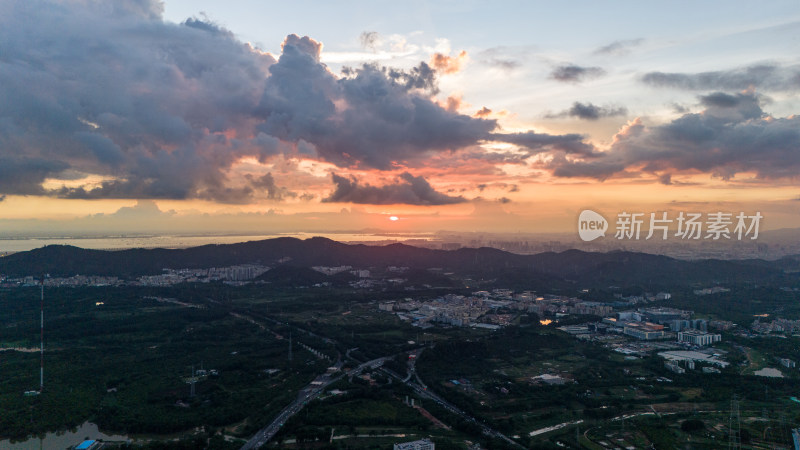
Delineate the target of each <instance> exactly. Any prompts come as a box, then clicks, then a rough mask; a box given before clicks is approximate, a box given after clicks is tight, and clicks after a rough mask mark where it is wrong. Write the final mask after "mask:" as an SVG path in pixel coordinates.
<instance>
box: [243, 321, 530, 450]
mask: <svg viewBox="0 0 800 450" xmlns="http://www.w3.org/2000/svg"><path fill="white" fill-rule="evenodd" d="M262 318H263V319H265V320H268V321H270V322H273V323H275V324H281V325H285V326H289V324H288V323H281V322H278V321H276V320H274V319H271V318H268V317H262ZM295 328H296V327H295ZM301 331H302V332H304V333H306V334H308V335H310V336H314V337H317V338H320V339H324V340H325V341H326V342H330V343H335V341H333V340H331V339H329V338H326V337H323V336H319V335H317V334H314V333H312V332H310V331H308V330H301ZM424 349H425V347H422V348H420V349H417V350H414V351H413V352H412V353H413V354H414V355H415V357H414V359H413V361H411V362H410V364H409V367H408V373H407V375H406V376H405V377H404V376H401V375H399V374H397V373H395V372H394V371H392V370H389V369H387V368H386V367H381V366H382V365H383V363H384V362H386V361H387V360H389V359H392V358H394V357H395V356H397V355H390V356H384V357H381V358H375V359H373V360H370V361H367V362H365V363H361V364H359V365H358V366H357V367H356V368H354V369H352V370H350V371H348V372H347V373H342V374H340V375H338V376H336V377H333V376H332V375H330V374H327V373H326V374H323V375H320V376H318V377H317V378H316V379H314V381H312V382H311V384H309V385H308V386H307V387H306V388H304V389H303V390H301V391H300V393H299V394H298V396H297V399H296V400H295V401H294V402H292V403H291V404H290V405H289V406H287V407H285V408H284V409H283V410H282V411H281V412H280V414H278V415H277V417H275V419H274V420H273V421H272V423H270V424H269V425H267V426H266V427H264V428H262V429H261V430H259V431H258V433H256V434H255V436H253V437H252V438H251V439H250V440H249V441H247V443H246V444H245V445H244V446H242V448H241V450H250V449H256V448H259V447H261V446H263V445H264V444H266V443H267V442H269V441H270V440H271V439H272V438H273V437H274V436H275V434H276V433H277V432H278V430H279V429H280V428H281V426H283V424H284V423H286V421H287V420H289V418H291V417H292V416H293V415H295V414H297V413H298V412H299V411H300V410H301V409H303V406H305V405H306V404H307V403H308V402H310V401H312V400H314V399H316V398H317V397H319V395H320V394H321V393H322V392H324V391H325V388H327V387H328V386H329V385H330V384H332V383H334V382H336V381H338V380H340V379H341V378H342V377H344V376H348V377H353V376H355V375H358V374H360V373H361V372H362V371H364V370H365V369H367V368H370V369H377V368H379V367H381V370H382V371H384V372H385V373H386V374H388V375H389V376H391V377H392V378H394V379H396V380H398V381H400V382H401V383H404V384H405V385H407V386H408V387H410V388H411V389H412V390H413V391H414V392H416V393H417V395H419V396H420V397H422V398H427V399H430V400H433V401H435V402H436V403H438V404H439V405H440V406H442V407H443V408H445V409H447V410H448V411H450V412H452V413H453V414H456V415H458V416H460V417H462V418H463V419H464V420H467V421H470V422H472V423H475V424H476V425H478V426H479V427H480V428H481V430H482V431H483V433H484V434H485V435H487V436H490V437H494V438H499V439H502V440H504V441H506V442H508V443H509V444H511V445H513V446H515V447H519V448H525V447H524V446H522V445H520V444H519V443H518V442H516V441H514V440H512V439H511V438H509V437H508V436H506V435H504V434H503V433H501V432H499V431H497V430H495V429H493V428H491V427H490V426H488V425H486V424H485V423H484V422H481V421H478V420H477V419H475V418H474V417H472V416H470V415H469V414H467V413H466V412H464V411H462V410H461V409H459V408H458V407H457V406H455V405H453V404H451V403H450V402H448V401H447V400H445V399H443V398H441V397H439V396H438V395H436V394H435V393H433V392H431V391H429V390H428V387H427V386H426V385H425V384H424V383H423V382H422V380H421V379H420V378H419V375H418V374H417V372H416V367H415V365H416V358H417V357H419V355H420V354H421V353H422V351H423V350H424ZM352 350H355V349H349V350H347V353H346V354H345V358H346V359H352V360H354V359H353V357H352V356H350V352H351V351H352ZM354 361H355V360H354ZM343 365H344V362H343V361H342V360H341V359H339V360H338V361H337V362H336V365H335V366H336V367H337V368H339V369H341V367H342V366H343ZM412 376H413V378H414V379H415V380H416V381H411V378H412Z"/></svg>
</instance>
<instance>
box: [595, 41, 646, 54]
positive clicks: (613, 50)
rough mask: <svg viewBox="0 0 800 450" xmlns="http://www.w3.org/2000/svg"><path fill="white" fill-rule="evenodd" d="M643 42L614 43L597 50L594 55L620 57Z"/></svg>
mask: <svg viewBox="0 0 800 450" xmlns="http://www.w3.org/2000/svg"><path fill="white" fill-rule="evenodd" d="M642 42H644V39H641V38H639V39H623V40H620V41H614V42H612V43H610V44H608V45H604V46H602V47H599V48H597V49H596V50H595V51H594V53H595V54H598V55H615V56H621V55H625V54H627V53H629V52H630V50H631V48H633V47H636V46H638V45H640V44H641V43H642Z"/></svg>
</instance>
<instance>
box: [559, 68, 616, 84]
mask: <svg viewBox="0 0 800 450" xmlns="http://www.w3.org/2000/svg"><path fill="white" fill-rule="evenodd" d="M605 73H606V71H605V70H603V69H601V68H600V67H581V66H576V65H574V64H568V65H563V66H558V67H556V68H555V69H553V71H552V72H551V73H550V78H552V79H554V80H557V81H562V82H564V83H580V82H581V81H586V80H591V79H593V78H599V77H601V76H603V75H605Z"/></svg>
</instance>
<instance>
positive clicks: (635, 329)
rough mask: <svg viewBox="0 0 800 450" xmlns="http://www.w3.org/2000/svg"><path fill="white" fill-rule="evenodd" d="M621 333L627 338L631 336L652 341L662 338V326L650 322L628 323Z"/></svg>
mask: <svg viewBox="0 0 800 450" xmlns="http://www.w3.org/2000/svg"><path fill="white" fill-rule="evenodd" d="M622 332H623V333H625V334H627V335H628V336H633V337H635V338H636V339H642V340H648V341H649V340H652V339H661V338H663V337H664V326H663V325H656V324H654V323H650V322H644V323H642V322H628V323H626V324H625V326H624V327H623V329H622Z"/></svg>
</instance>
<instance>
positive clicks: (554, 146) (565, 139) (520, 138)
mask: <svg viewBox="0 0 800 450" xmlns="http://www.w3.org/2000/svg"><path fill="white" fill-rule="evenodd" d="M492 138H493V139H494V140H496V141H500V142H508V143H510V144H515V145H519V146H521V147H524V148H526V149H527V150H528V151H529V155H536V154H539V153H545V152H552V151H555V152H563V153H566V154H575V155H582V156H586V157H592V156H595V155H596V150H595V148H594V146H592V145H591V144H587V143H585V142H584V141H583V138H584V137H583V136H582V135H580V134H564V135H552V134H546V133H536V132H533V131H528V132H525V133H510V134H494V135H492Z"/></svg>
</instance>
